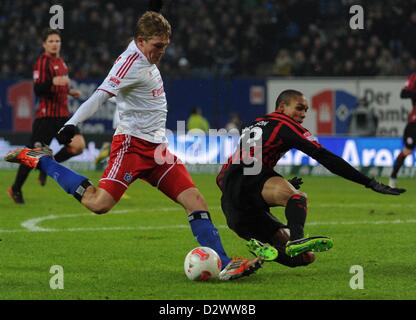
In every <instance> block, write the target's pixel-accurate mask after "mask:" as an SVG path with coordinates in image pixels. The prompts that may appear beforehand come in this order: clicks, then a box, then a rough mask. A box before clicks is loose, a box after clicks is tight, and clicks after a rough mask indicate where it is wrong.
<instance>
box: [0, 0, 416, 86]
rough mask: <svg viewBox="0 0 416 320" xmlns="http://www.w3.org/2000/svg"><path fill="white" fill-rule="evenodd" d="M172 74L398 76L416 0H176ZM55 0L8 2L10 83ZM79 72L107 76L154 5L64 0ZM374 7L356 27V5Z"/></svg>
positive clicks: (4, 21) (5, 63)
mask: <svg viewBox="0 0 416 320" xmlns="http://www.w3.org/2000/svg"><path fill="white" fill-rule="evenodd" d="M165 2H167V5H166V6H165V7H164V9H163V11H162V13H163V14H164V15H165V16H166V17H167V18H168V20H169V21H170V22H171V24H172V26H173V37H172V42H171V43H172V44H171V45H170V47H169V48H168V49H167V52H166V56H165V58H164V60H163V62H162V65H161V69H162V72H163V73H164V75H165V76H169V77H178V76H221V77H227V76H259V77H262V76H388V75H406V74H407V73H409V72H410V71H412V70H416V61H415V58H416V41H415V39H416V0H406V1H400V0H385V1H377V0H361V1H360V0H356V1H351V0H192V1H190V0H166V1H165ZM53 4H55V2H54V1H47V0H45V1H32V0H2V1H1V11H0V43H1V47H2V50H1V51H0V57H1V60H0V63H1V64H0V78H1V79H9V78H15V77H31V68H32V65H33V63H34V61H35V59H36V57H37V56H38V55H39V54H40V53H41V51H42V47H41V39H40V34H41V32H42V31H43V30H44V29H45V28H47V27H48V26H49V20H50V18H51V17H52V14H50V13H49V8H50V7H51V6H52V5H53ZM60 4H61V5H62V6H63V8H64V12H65V15H64V17H65V19H64V30H62V34H63V47H62V52H63V56H64V58H65V60H66V61H67V63H68V65H69V67H70V72H71V76H72V77H74V78H77V79H86V78H102V77H104V76H105V75H106V74H107V72H108V70H109V68H110V67H111V65H112V64H113V61H114V60H115V59H116V58H117V56H118V54H120V53H121V52H122V51H123V50H124V48H125V47H126V46H127V44H128V42H129V41H130V40H131V36H132V34H133V30H134V27H135V24H136V21H137V17H138V16H139V15H140V14H141V13H142V12H144V11H145V10H146V8H147V0H136V1H128V0H117V1H115V0H113V1H100V0H81V1H79V0H62V1H61V2H60ZM354 4H360V5H362V6H363V8H364V17H365V22H364V30H351V29H350V24H349V20H350V18H351V16H352V14H350V13H349V8H350V7H351V6H352V5H354Z"/></svg>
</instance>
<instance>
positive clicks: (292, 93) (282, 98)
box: [275, 89, 303, 109]
mask: <svg viewBox="0 0 416 320" xmlns="http://www.w3.org/2000/svg"><path fill="white" fill-rule="evenodd" d="M299 96H303V93H302V92H300V91H297V90H293V89H288V90H284V91H282V92H281V93H280V94H279V96H278V97H277V99H276V105H275V107H276V109H277V108H278V107H279V105H280V104H281V103H282V102H284V103H285V104H288V103H290V100H291V99H292V98H293V97H299Z"/></svg>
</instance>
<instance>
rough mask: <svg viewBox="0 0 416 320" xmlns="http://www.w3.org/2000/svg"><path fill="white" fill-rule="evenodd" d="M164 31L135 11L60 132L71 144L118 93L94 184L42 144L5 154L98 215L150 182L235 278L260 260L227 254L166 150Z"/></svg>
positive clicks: (156, 20)
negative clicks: (95, 84) (127, 33)
mask: <svg viewBox="0 0 416 320" xmlns="http://www.w3.org/2000/svg"><path fill="white" fill-rule="evenodd" d="M170 35H171V26H170V24H169V22H168V21H167V20H166V19H165V18H164V17H163V16H162V15H161V14H159V13H156V12H150V11H148V12H146V13H145V14H144V15H143V16H141V17H140V19H139V21H138V23H137V27H136V30H135V34H134V40H133V41H132V42H131V43H130V44H129V46H128V48H127V50H126V51H125V52H124V53H122V54H121V55H120V56H119V57H118V58H117V60H116V62H115V64H114V66H113V67H112V69H111V71H110V72H109V74H108V76H107V77H106V79H105V80H104V82H103V83H102V84H101V85H100V86H99V88H98V89H97V90H96V91H95V92H94V94H93V95H92V96H91V97H90V98H89V99H88V100H87V101H86V102H84V103H83V104H82V105H81V106H80V108H79V109H78V110H77V111H76V112H75V114H74V115H73V116H72V118H71V119H70V120H69V121H68V122H67V123H66V124H65V126H64V127H63V128H62V129H61V130H60V131H59V133H58V135H59V136H60V138H61V140H66V141H68V142H70V141H71V139H72V137H73V136H74V134H75V132H76V131H75V130H76V128H77V127H76V125H77V124H78V123H80V122H82V121H84V120H86V119H88V118H89V117H90V116H91V115H92V114H94V112H95V111H97V109H98V108H99V107H100V106H101V105H102V104H103V103H104V102H105V101H107V100H108V99H110V98H111V97H113V96H115V97H116V100H117V108H118V112H119V116H120V122H119V124H118V126H117V130H116V132H115V134H114V137H113V141H112V144H111V154H110V160H109V163H108V166H107V168H106V170H105V171H104V174H103V176H102V178H101V180H100V182H99V185H98V188H97V187H94V186H93V185H92V184H91V182H90V181H89V180H88V179H87V178H86V177H83V176H80V175H79V174H77V173H75V172H74V171H72V170H69V169H68V168H66V167H64V166H62V165H60V164H58V163H57V162H56V161H55V160H53V158H52V156H51V154H50V152H49V151H48V149H47V148H37V149H29V148H23V149H17V150H14V151H12V152H10V153H9V154H8V155H7V156H6V158H5V159H6V160H7V161H10V162H19V163H23V164H25V165H27V166H29V167H32V168H36V167H39V168H41V169H42V170H43V171H44V172H46V173H47V174H48V175H49V176H50V177H52V178H53V179H55V180H56V181H57V182H58V184H59V185H60V186H61V187H62V188H63V189H64V190H65V191H66V192H67V193H69V194H72V195H73V196H74V197H75V198H76V199H77V200H79V201H80V202H81V203H82V204H83V205H84V206H85V207H86V208H88V209H89V210H91V211H92V212H94V213H97V214H103V213H106V212H108V211H109V210H110V209H111V208H113V206H114V205H115V204H116V203H117V202H118V201H119V200H120V198H121V196H122V195H123V193H124V192H125V191H126V190H127V188H128V187H129V185H130V184H131V183H133V182H134V181H135V180H136V179H137V178H140V179H143V180H145V181H147V182H149V183H150V184H151V185H153V186H155V187H157V188H158V189H159V190H160V191H162V192H163V193H164V194H165V195H167V196H168V197H169V198H171V199H172V200H173V201H175V202H177V203H179V204H180V205H182V206H183V207H184V208H185V210H186V212H187V214H188V220H189V223H190V226H191V229H192V232H193V234H194V236H195V238H196V239H197V241H198V242H199V244H200V245H201V246H207V247H210V248H212V249H214V250H215V251H216V252H217V253H218V254H219V256H220V257H221V261H222V264H223V270H222V272H221V273H220V279H223V280H230V279H237V278H240V277H242V276H246V275H249V274H251V273H253V272H254V271H255V270H257V269H258V268H259V267H260V266H261V263H262V260H261V259H258V258H256V259H253V260H249V259H243V258H237V259H230V258H229V257H228V256H227V254H226V253H225V250H224V248H223V246H222V244H221V239H220V237H219V234H218V231H217V229H216V228H215V226H214V225H213V224H212V222H211V218H210V215H209V212H208V206H207V204H206V202H205V200H204V197H203V196H202V194H201V193H200V192H199V190H198V189H197V188H196V187H195V185H194V183H193V181H192V178H191V176H190V175H189V173H188V172H187V170H186V168H185V166H184V165H183V164H182V163H181V161H180V160H179V159H177V158H176V156H175V155H172V154H171V153H170V152H169V151H168V149H167V144H166V142H167V140H166V137H165V125H166V116H167V103H166V95H165V92H164V88H163V80H162V77H161V75H160V72H159V69H158V67H157V64H158V63H159V62H160V60H161V58H162V56H163V55H164V53H165V50H166V47H167V46H168V45H169V42H170ZM161 149H162V152H160V150H161ZM156 150H158V152H155V151H156ZM157 154H159V156H157ZM155 157H165V159H173V161H171V162H169V161H166V162H164V163H163V164H160V163H161V162H163V161H160V160H161V159H156V158H155Z"/></svg>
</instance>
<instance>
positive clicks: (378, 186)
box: [365, 179, 406, 196]
mask: <svg viewBox="0 0 416 320" xmlns="http://www.w3.org/2000/svg"><path fill="white" fill-rule="evenodd" d="M365 187H366V188H370V189H372V190H373V191H375V192H378V193H383V194H391V195H394V196H398V195H400V194H401V193H403V192H406V189H402V188H391V187H389V186H387V185H385V184H382V183H380V182H377V181H376V180H374V179H371V181H370V182H369V183H368V184H367V185H366V186H365Z"/></svg>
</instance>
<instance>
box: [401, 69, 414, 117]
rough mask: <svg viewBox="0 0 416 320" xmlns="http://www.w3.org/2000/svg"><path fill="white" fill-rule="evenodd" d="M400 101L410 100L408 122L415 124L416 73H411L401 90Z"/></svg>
mask: <svg viewBox="0 0 416 320" xmlns="http://www.w3.org/2000/svg"><path fill="white" fill-rule="evenodd" d="M400 97H401V98H402V99H411V100H412V106H413V108H412V110H411V111H410V113H409V116H408V119H407V120H408V122H409V123H412V122H416V72H414V73H412V74H411V75H410V76H409V77H408V79H407V81H406V86H405V87H404V88H403V89H402V91H401V93H400Z"/></svg>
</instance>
